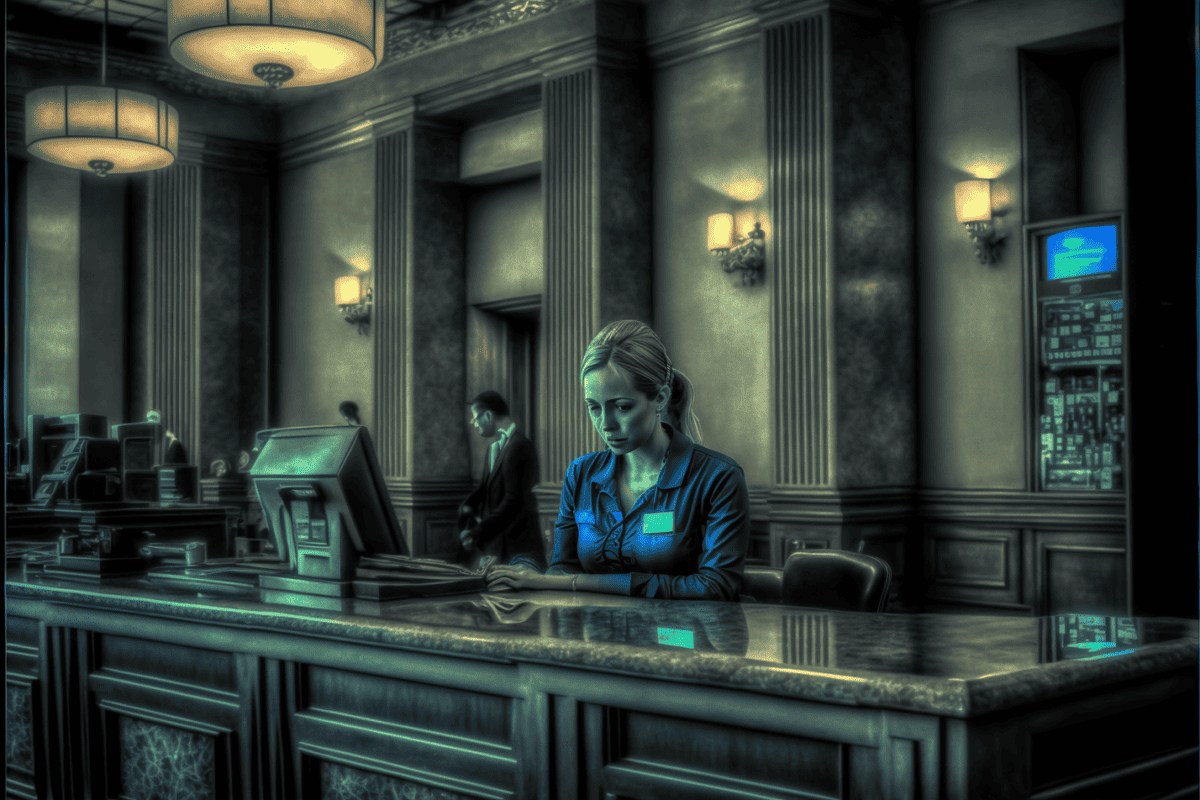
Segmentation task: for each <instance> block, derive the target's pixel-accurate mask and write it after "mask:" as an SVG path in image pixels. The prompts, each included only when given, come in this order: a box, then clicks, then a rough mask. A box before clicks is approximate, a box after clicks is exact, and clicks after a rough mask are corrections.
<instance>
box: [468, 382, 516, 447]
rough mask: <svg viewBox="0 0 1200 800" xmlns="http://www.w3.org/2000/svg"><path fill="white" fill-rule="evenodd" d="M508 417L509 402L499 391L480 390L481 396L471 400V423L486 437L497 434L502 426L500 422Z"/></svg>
mask: <svg viewBox="0 0 1200 800" xmlns="http://www.w3.org/2000/svg"><path fill="white" fill-rule="evenodd" d="M507 419H508V403H506V402H504V398H503V397H501V396H500V393H499V392H493V391H491V390H488V391H486V392H480V394H479V396H478V397H476V398H475V399H474V400H472V401H471V424H472V425H473V426H475V430H476V431H477V432H478V433H479V435H480V436H482V437H484V438H485V439H486V438H487V437H489V436H495V435H496V431H497V430H499V428H500V424H499V423H500V422H501V421H503V420H507Z"/></svg>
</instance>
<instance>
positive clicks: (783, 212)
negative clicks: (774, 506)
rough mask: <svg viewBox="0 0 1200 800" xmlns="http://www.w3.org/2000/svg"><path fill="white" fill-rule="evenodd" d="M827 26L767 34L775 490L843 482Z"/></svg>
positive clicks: (803, 23) (805, 22)
mask: <svg viewBox="0 0 1200 800" xmlns="http://www.w3.org/2000/svg"><path fill="white" fill-rule="evenodd" d="M826 35H827V24H826V20H825V19H824V17H823V16H814V17H808V18H807V19H802V20H798V21H794V22H789V23H785V24H782V25H778V26H775V27H773V28H769V29H767V31H766V32H765V33H764V35H763V39H764V44H765V47H764V50H765V55H766V87H767V154H768V156H767V157H768V162H769V168H770V179H771V208H772V226H773V240H774V244H775V247H774V248H773V249H774V252H773V253H772V256H773V258H772V267H773V271H774V273H775V291H774V293H773V295H772V307H771V314H772V330H774V332H775V335H774V337H772V343H773V345H774V349H773V352H772V358H771V367H772V371H771V373H772V381H773V386H774V397H775V404H774V405H775V414H774V424H775V484H776V485H777V486H812V487H817V486H821V487H825V486H831V485H832V484H833V481H834V469H833V462H834V448H835V440H834V437H833V433H834V425H835V419H834V416H833V408H834V403H833V398H832V396H831V395H832V391H833V373H832V366H833V353H832V347H833V341H832V336H831V331H830V317H831V308H830V306H831V302H830V301H831V298H832V296H833V291H832V290H833V284H832V281H831V280H830V266H831V265H830V263H829V251H830V247H829V245H830V238H831V236H832V225H831V222H832V220H831V219H830V215H831V213H832V209H831V200H832V197H831V191H830V181H829V169H828V166H829V165H828V162H829V157H830V153H829V139H830V131H829V126H830V116H831V114H830V109H829V107H828V102H829V101H828V90H827V85H826V84H827V81H828V73H827V65H826V60H827V58H828V44H827V42H826Z"/></svg>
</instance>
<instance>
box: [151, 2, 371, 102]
mask: <svg viewBox="0 0 1200 800" xmlns="http://www.w3.org/2000/svg"><path fill="white" fill-rule="evenodd" d="M383 13H384V0H167V43H168V44H169V46H170V48H171V55H172V56H173V57H174V58H175V60H176V61H178V62H179V63H180V64H182V65H183V66H185V67H187V68H188V69H190V70H193V71H194V72H198V73H200V74H201V75H207V76H208V77H210V78H216V79H218V80H222V81H228V82H230V83H243V84H248V85H252V86H254V85H257V86H261V85H263V84H264V83H265V84H266V85H268V86H270V87H271V88H273V89H278V88H279V87H280V86H287V87H289V88H291V87H298V86H315V85H317V84H322V83H332V82H334V81H340V80H345V79H346V78H353V77H354V76H355V75H361V74H363V73H364V72H369V71H371V70H372V69H374V68H375V66H376V65H377V64H378V63H379V62H380V61H381V60H382V58H383V44H384V43H383V22H384V19H383Z"/></svg>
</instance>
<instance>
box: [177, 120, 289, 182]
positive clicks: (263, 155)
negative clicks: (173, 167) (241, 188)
mask: <svg viewBox="0 0 1200 800" xmlns="http://www.w3.org/2000/svg"><path fill="white" fill-rule="evenodd" d="M278 152H279V148H278V147H277V146H276V145H274V144H268V143H264V142H249V141H245V140H243V139H230V138H227V137H224V136H213V135H211V134H207V135H206V134H200V133H189V132H188V131H180V133H179V161H178V162H177V163H181V164H195V165H197V166H201V167H206V168H209V169H222V170H226V171H229V172H237V173H240V174H243V175H269V174H271V173H272V172H273V171H274V169H275V162H276V158H277V155H278Z"/></svg>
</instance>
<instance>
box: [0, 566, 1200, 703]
mask: <svg viewBox="0 0 1200 800" xmlns="http://www.w3.org/2000/svg"><path fill="white" fill-rule="evenodd" d="M5 592H6V594H7V596H8V597H10V598H15V597H23V598H32V599H40V600H44V601H49V602H54V603H63V604H70V605H82V606H90V607H102V608H108V609H113V610H119V611H124V612H127V613H132V614H141V615H150V616H157V617H170V618H176V619H185V620H191V621H195V622H200V623H206V624H213V625H230V626H237V627H241V628H246V627H250V628H256V629H264V630H275V631H282V632H290V633H294V634H298V635H304V636H316V637H322V638H336V639H343V640H347V641H356V642H362V643H367V644H372V645H376V646H382V647H393V648H397V649H403V650H418V651H424V652H434V653H443V654H447V655H454V656H458V657H466V658H486V659H490V660H496V659H501V660H506V661H512V662H520V661H524V662H536V663H545V664H555V665H559V666H568V667H569V666H579V667H582V668H587V669H594V670H602V671H606V672H616V673H621V674H627V675H640V676H649V677H655V678H660V679H664V680H670V681H675V682H688V683H701V684H706V685H713V686H722V687H726V688H736V689H742V690H746V691H754V692H760V693H767V694H775V695H782V696H787V697H795V698H801V699H809V700H816V701H821V702H831V703H839V704H847V705H857V706H867V707H878V708H892V709H901V710H906V711H915V712H925V713H934V714H938V715H943V716H953V717H973V716H977V715H980V714H986V713H989V712H993V711H997V710H1001V709H1005V708H1012V707H1016V706H1020V705H1023V704H1026V703H1033V702H1039V701H1042V700H1046V699H1049V698H1053V697H1059V696H1062V695H1063V694H1066V693H1070V692H1076V691H1088V690H1100V689H1102V687H1104V686H1106V685H1109V684H1113V683H1116V682H1120V681H1126V680H1133V679H1137V678H1140V677H1145V676H1152V675H1155V674H1158V673H1163V672H1167V671H1170V670H1173V669H1179V668H1188V667H1190V668H1191V669H1193V670H1195V669H1196V667H1197V663H1198V655H1197V654H1198V649H1197V648H1198V646H1200V640H1198V638H1197V622H1196V621H1195V620H1184V619H1171V618H1143V619H1129V618H1117V617H1088V616H1078V615H1063V616H1057V617H1043V618H1032V617H991V616H968V615H944V614H902V615H901V614H897V615H890V614H861V613H850V612H827V611H820V610H815V609H806V608H799V607H791V606H778V605H766V604H761V605H760V604H752V603H747V604H738V603H719V602H697V601H665V600H648V599H642V598H622V597H615V596H608V595H595V594H583V593H580V594H571V593H560V592H522V593H517V594H514V593H488V594H471V595H455V596H445V597H430V598H419V599H409V600H394V601H387V602H378V601H370V600H356V599H348V600H337V599H332V598H311V597H308V598H306V597H302V596H297V595H283V594H275V593H271V592H267V591H265V590H259V589H253V590H249V591H246V592H242V593H229V594H226V595H224V596H201V595H197V594H196V593H195V592H185V591H182V590H164V589H162V588H159V587H156V586H151V585H149V584H148V583H147V582H146V581H145V579H128V580H120V581H115V582H112V583H106V584H104V585H103V586H94V585H89V584H85V583H77V582H73V581H63V580H54V579H51V578H49V577H47V576H45V575H31V576H29V578H28V579H26V578H24V577H23V576H22V574H21V572H20V571H19V570H14V569H9V570H8V573H7V575H6V585H5Z"/></svg>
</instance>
